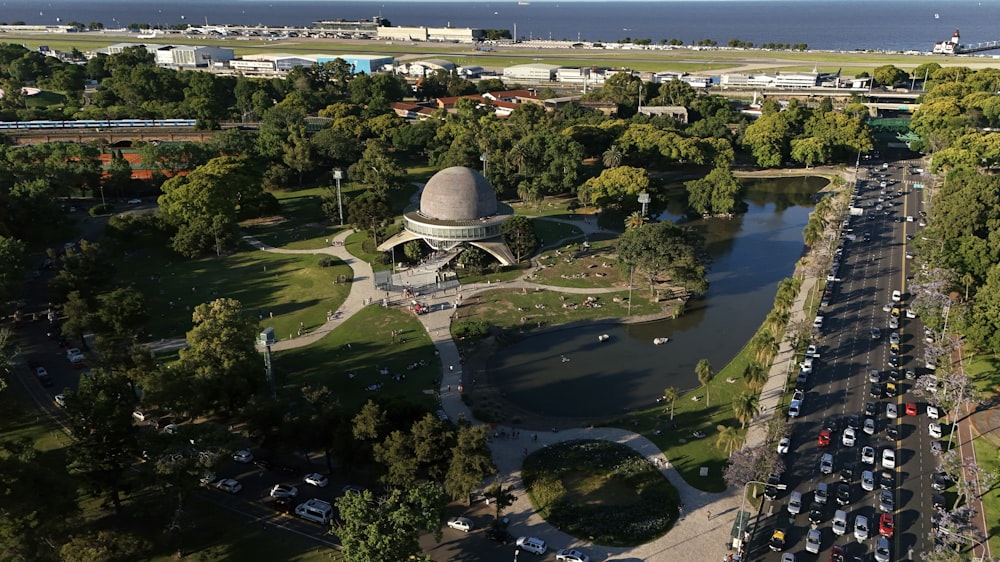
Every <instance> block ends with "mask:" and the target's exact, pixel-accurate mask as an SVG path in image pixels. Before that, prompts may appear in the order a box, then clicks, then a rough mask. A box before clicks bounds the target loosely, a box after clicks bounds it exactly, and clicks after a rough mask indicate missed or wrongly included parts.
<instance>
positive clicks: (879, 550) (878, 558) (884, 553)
mask: <svg viewBox="0 0 1000 562" xmlns="http://www.w3.org/2000/svg"><path fill="white" fill-rule="evenodd" d="M890 560H892V547H891V546H889V539H887V538H885V537H880V538H879V539H878V542H877V543H876V544H875V562H890Z"/></svg>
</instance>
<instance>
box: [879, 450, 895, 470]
mask: <svg viewBox="0 0 1000 562" xmlns="http://www.w3.org/2000/svg"><path fill="white" fill-rule="evenodd" d="M882 468H888V469H889V470H892V469H894V468H896V451H894V450H892V449H890V448H889V447H886V448H885V449H882Z"/></svg>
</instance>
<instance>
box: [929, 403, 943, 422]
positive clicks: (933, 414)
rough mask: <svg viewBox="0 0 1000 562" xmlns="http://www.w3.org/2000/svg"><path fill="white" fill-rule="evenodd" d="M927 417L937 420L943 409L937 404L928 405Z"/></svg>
mask: <svg viewBox="0 0 1000 562" xmlns="http://www.w3.org/2000/svg"><path fill="white" fill-rule="evenodd" d="M927 417H928V418H930V419H932V420H936V419H938V418H940V417H941V411H940V410H938V407H937V406H927Z"/></svg>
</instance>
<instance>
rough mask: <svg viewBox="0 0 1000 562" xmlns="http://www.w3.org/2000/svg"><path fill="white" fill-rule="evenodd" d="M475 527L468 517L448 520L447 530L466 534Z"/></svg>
mask: <svg viewBox="0 0 1000 562" xmlns="http://www.w3.org/2000/svg"><path fill="white" fill-rule="evenodd" d="M474 527H475V524H474V523H473V522H472V519H469V518H468V517H452V518H450V519H448V528H450V529H455V530H458V531H463V532H466V533H468V532H469V531H471V530H472V529H473V528H474Z"/></svg>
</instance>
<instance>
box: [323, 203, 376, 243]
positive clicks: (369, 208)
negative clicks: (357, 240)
mask: <svg viewBox="0 0 1000 562" xmlns="http://www.w3.org/2000/svg"><path fill="white" fill-rule="evenodd" d="M345 206H346V207H347V222H349V223H351V224H352V225H354V228H355V229H357V230H363V231H366V232H368V233H369V234H371V236H372V240H373V241H374V242H375V244H378V243H379V240H380V239H381V237H382V230H383V229H384V228H385V226H386V225H387V224H389V221H390V220H391V219H392V209H390V208H389V201H388V199H386V197H385V195H380V194H379V193H377V192H375V191H365V192H363V193H362V194H361V195H358V196H357V197H354V198H353V199H351V200H350V201H348V202H347V204H346V205H345ZM323 210H324V212H325V213H326V214H327V216H337V212H338V209H337V201H336V196H333V198H329V197H328V198H324V202H323Z"/></svg>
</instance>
